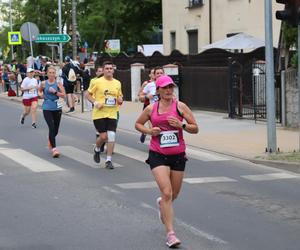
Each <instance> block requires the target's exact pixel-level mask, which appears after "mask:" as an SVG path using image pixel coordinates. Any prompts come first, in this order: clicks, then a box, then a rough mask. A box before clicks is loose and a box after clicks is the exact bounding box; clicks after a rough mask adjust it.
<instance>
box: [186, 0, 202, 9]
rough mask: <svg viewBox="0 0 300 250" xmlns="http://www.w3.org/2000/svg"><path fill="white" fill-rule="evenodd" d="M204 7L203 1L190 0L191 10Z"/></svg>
mask: <svg viewBox="0 0 300 250" xmlns="http://www.w3.org/2000/svg"><path fill="white" fill-rule="evenodd" d="M202 5H203V0H189V8H192V7H199V6H202Z"/></svg>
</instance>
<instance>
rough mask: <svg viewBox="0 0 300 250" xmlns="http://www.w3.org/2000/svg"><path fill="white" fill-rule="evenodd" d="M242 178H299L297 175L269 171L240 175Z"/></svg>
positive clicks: (259, 179)
mask: <svg viewBox="0 0 300 250" xmlns="http://www.w3.org/2000/svg"><path fill="white" fill-rule="evenodd" d="M241 177H242V178H244V179H248V180H251V181H271V180H280V179H293V178H299V176H297V175H293V174H289V173H283V172H282V173H271V174H259V175H242V176H241Z"/></svg>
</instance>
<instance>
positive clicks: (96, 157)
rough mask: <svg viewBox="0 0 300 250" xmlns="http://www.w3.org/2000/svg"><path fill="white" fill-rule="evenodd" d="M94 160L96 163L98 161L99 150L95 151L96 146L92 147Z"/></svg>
mask: <svg viewBox="0 0 300 250" xmlns="http://www.w3.org/2000/svg"><path fill="white" fill-rule="evenodd" d="M94 161H95V162H96V163H100V151H98V152H97V151H96V147H94Z"/></svg>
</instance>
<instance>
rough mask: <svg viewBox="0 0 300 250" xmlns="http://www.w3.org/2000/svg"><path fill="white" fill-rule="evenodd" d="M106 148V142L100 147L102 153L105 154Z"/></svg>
mask: <svg viewBox="0 0 300 250" xmlns="http://www.w3.org/2000/svg"><path fill="white" fill-rule="evenodd" d="M104 147H105V142H104V143H103V144H102V145H101V147H100V152H101V153H103V152H104Z"/></svg>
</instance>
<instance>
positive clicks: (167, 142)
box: [159, 130, 179, 148]
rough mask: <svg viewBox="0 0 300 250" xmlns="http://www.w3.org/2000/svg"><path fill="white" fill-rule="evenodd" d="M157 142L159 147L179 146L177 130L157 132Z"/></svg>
mask: <svg viewBox="0 0 300 250" xmlns="http://www.w3.org/2000/svg"><path fill="white" fill-rule="evenodd" d="M159 144H160V147H161V148H167V147H175V146H179V135H178V130H172V131H163V132H161V133H160V134H159Z"/></svg>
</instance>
